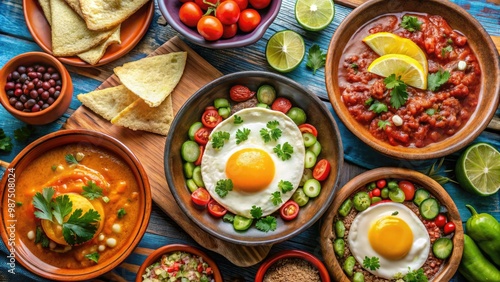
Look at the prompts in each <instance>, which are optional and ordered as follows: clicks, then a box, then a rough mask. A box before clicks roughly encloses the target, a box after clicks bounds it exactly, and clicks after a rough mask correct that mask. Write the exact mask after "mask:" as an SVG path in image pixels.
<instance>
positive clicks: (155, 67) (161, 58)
mask: <svg viewBox="0 0 500 282" xmlns="http://www.w3.org/2000/svg"><path fill="white" fill-rule="evenodd" d="M186 58H187V52H173V53H168V54H165V55H158V56H152V57H147V58H144V59H140V60H137V61H134V62H129V63H126V64H124V65H123V66H121V67H116V68H114V72H115V74H116V75H117V76H118V78H120V80H121V82H122V83H123V85H125V86H126V87H127V88H128V89H130V90H131V91H132V92H134V93H135V94H136V95H137V96H139V97H141V98H142V99H143V100H144V101H145V102H146V103H147V104H148V105H149V106H150V107H157V106H158V105H160V104H161V103H162V102H163V100H165V98H166V97H168V96H169V95H170V93H172V91H173V90H174V88H175V86H176V85H177V83H179V81H180V79H181V77H182V74H183V73H184V67H185V66H186Z"/></svg>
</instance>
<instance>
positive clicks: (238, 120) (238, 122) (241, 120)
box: [234, 115, 243, 124]
mask: <svg viewBox="0 0 500 282" xmlns="http://www.w3.org/2000/svg"><path fill="white" fill-rule="evenodd" d="M240 123H243V119H242V118H241V117H240V116H239V115H234V124H240Z"/></svg>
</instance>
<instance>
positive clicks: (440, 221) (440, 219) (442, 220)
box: [434, 213, 447, 228]
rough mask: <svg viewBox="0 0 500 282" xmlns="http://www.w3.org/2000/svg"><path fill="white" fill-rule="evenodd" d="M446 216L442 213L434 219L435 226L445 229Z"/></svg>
mask: <svg viewBox="0 0 500 282" xmlns="http://www.w3.org/2000/svg"><path fill="white" fill-rule="evenodd" d="M446 221H447V220H446V216H444V214H442V213H440V214H438V216H437V217H436V218H435V219H434V224H436V226H437V227H439V228H443V227H444V225H445V224H446Z"/></svg>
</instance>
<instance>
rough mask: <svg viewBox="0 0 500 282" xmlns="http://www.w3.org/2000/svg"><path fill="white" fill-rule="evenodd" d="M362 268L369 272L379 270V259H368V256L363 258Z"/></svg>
mask: <svg viewBox="0 0 500 282" xmlns="http://www.w3.org/2000/svg"><path fill="white" fill-rule="evenodd" d="M363 267H364V268H366V269H370V270H376V269H379V268H380V262H379V258H378V257H371V258H369V257H368V256H365V259H364V260H363Z"/></svg>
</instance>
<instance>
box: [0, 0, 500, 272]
mask: <svg viewBox="0 0 500 282" xmlns="http://www.w3.org/2000/svg"><path fill="white" fill-rule="evenodd" d="M171 1H175V0H171ZM409 1H410V0H409ZM453 2H455V3H457V4H458V5H460V6H462V7H464V8H465V9H466V10H468V11H469V12H470V13H471V14H473V15H474V16H475V17H476V19H478V20H479V21H480V22H481V24H482V25H483V26H484V28H485V29H486V31H487V32H488V33H490V35H492V36H500V3H499V2H498V1H496V0H488V1H487V0H474V1H466V0H453ZM155 5H156V3H155ZM293 8H294V1H293V0H284V1H283V4H282V7H281V11H280V14H279V16H278V18H277V19H276V20H275V22H274V23H273V24H272V25H271V26H270V28H269V29H268V31H267V32H266V34H265V35H264V37H263V38H262V39H261V40H259V41H258V42H257V43H255V44H253V45H251V46H248V47H243V48H235V49H227V50H211V49H206V48H203V47H199V46H196V45H193V44H191V43H188V44H189V46H190V47H191V48H193V49H194V50H195V51H196V52H197V53H199V54H200V55H202V56H203V57H204V58H205V59H206V60H207V61H208V62H209V63H211V64H212V65H213V66H215V67H216V68H217V69H219V70H220V71H221V72H222V73H224V74H228V73H232V72H236V71H242V70H267V71H272V70H271V69H270V68H269V66H268V65H267V62H266V59H265V56H264V50H265V46H266V43H267V41H268V39H269V38H270V37H271V35H273V34H274V33H275V32H276V31H279V30H283V29H292V30H295V31H297V32H298V33H299V34H301V35H302V36H303V37H304V39H305V42H306V48H307V49H308V48H309V47H311V45H312V44H314V43H316V44H318V45H319V46H320V47H321V48H322V49H323V50H326V48H327V47H328V44H329V41H330V38H331V36H332V34H333V32H334V31H335V30H336V28H337V27H338V26H339V24H340V22H341V21H342V20H343V19H344V18H345V17H346V16H347V14H349V13H350V12H351V11H352V9H351V8H348V7H345V6H342V5H339V4H336V5H335V8H336V15H335V19H334V21H333V22H332V24H331V25H330V26H329V27H328V28H327V29H325V30H323V31H321V32H307V31H304V30H303V29H302V28H301V27H300V26H299V25H298V24H297V22H296V20H295V17H294V13H293ZM175 35H178V34H177V32H176V31H174V30H173V29H172V28H171V27H170V26H168V25H166V24H165V22H164V20H163V18H162V17H161V15H160V12H159V10H158V8H157V5H156V9H155V14H154V19H153V22H152V24H151V26H150V27H149V30H148V32H147V33H146V35H145V36H144V38H143V39H142V40H141V42H140V43H139V44H138V45H137V46H136V47H135V48H134V49H133V50H132V51H131V52H130V53H128V54H127V55H125V56H124V57H122V58H120V59H118V60H116V61H114V62H111V63H109V64H107V65H105V66H101V67H96V68H77V67H73V66H67V67H68V69H69V71H70V73H71V77H72V80H73V84H74V99H73V101H72V103H71V105H70V109H68V111H67V112H66V114H65V115H64V116H63V117H61V118H60V119H58V120H57V121H55V122H53V123H51V124H49V125H44V126H37V127H36V128H35V129H36V131H35V133H34V134H33V135H32V136H31V137H30V138H29V140H27V141H25V142H19V141H15V140H14V142H13V143H14V148H13V150H12V152H10V153H0V160H1V161H4V162H10V161H12V159H13V158H14V157H15V156H16V154H17V153H19V152H20V151H21V150H22V149H23V148H24V147H25V146H26V145H27V144H29V143H30V142H32V141H33V140H35V139H36V138H38V137H41V136H43V135H45V134H47V133H50V132H53V131H56V130H59V129H60V128H61V126H62V125H63V123H64V122H65V121H66V119H67V118H68V117H69V116H71V114H72V113H73V111H74V110H76V109H77V108H78V107H79V106H80V105H81V104H80V102H79V101H78V100H77V99H76V95H77V94H80V93H86V92H89V91H92V90H94V89H95V88H96V87H97V86H98V85H99V84H101V82H102V81H103V80H105V79H106V78H107V77H109V76H110V75H111V74H112V70H113V68H114V67H116V66H119V65H122V64H124V63H125V62H128V61H133V60H137V59H139V58H142V57H145V56H146V55H148V54H149V53H151V52H152V51H154V50H155V49H156V48H158V47H159V46H161V45H162V44H163V43H164V42H166V41H167V40H169V39H170V38H172V37H173V36H175ZM181 38H182V37H181ZM40 50H41V49H40V47H38V45H37V44H36V43H35V42H34V41H33V39H32V36H31V34H30V33H29V31H28V29H27V27H26V24H25V20H24V16H23V7H22V1H21V0H2V1H0V66H3V65H4V64H5V63H6V62H7V61H8V60H9V59H10V58H12V57H14V56H16V55H18V54H21V53H24V52H28V51H40ZM286 76H288V77H290V78H292V79H294V80H296V81H298V82H299V83H301V84H303V85H305V86H306V87H307V88H309V89H310V90H311V91H313V92H314V93H316V94H317V95H318V96H319V97H320V98H322V99H323V100H325V104H327V105H328V102H327V101H328V100H327V93H326V88H325V85H324V71H323V70H320V71H318V72H317V73H316V75H313V74H312V72H311V71H310V70H308V69H307V68H306V66H305V61H304V62H303V63H302V65H301V66H300V67H299V68H298V69H296V70H295V71H293V72H291V73H288V74H286ZM328 106H329V105H328ZM329 107H330V109H331V106H329ZM497 114H498V113H497ZM337 121H338V120H337ZM24 125H25V124H24V123H22V122H21V121H19V120H17V119H15V118H13V117H12V116H11V115H10V114H9V113H8V112H7V111H5V110H4V109H3V108H0V128H2V129H3V130H4V131H5V133H6V134H7V135H8V136H11V137H12V138H13V135H14V130H15V129H17V128H20V127H22V126H24ZM339 127H340V128H341V130H342V134H343V135H342V136H343V142H344V147H345V150H346V151H345V155H346V163H345V164H344V167H343V171H342V173H341V179H340V182H339V185H343V184H345V183H346V182H347V181H348V180H349V179H351V178H352V177H354V176H356V175H358V174H360V173H362V172H363V171H365V170H366V169H369V168H373V167H376V166H382V165H387V164H388V165H396V166H403V164H402V163H398V162H394V161H393V160H380V162H377V161H374V162H372V163H369V162H362V161H360V159H359V158H356V156H355V154H354V155H353V154H352V152H351V151H350V150H356V149H355V148H354V149H353V147H356V146H357V145H356V144H357V143H356V142H359V140H358V141H356V140H355V137H354V136H352V135H349V134H350V133H349V132H348V131H347V130H346V129H345V128H344V127H343V126H342V125H341V124H340V122H339ZM344 137H345V138H346V139H344ZM486 137H487V138H489V139H494V140H497V141H498V140H500V135H498V134H497V133H487V136H486ZM346 141H347V143H348V142H354V143H353V144H350V145H351V146H346ZM347 145H349V144H347ZM453 160H454V156H451V157H450V158H447V161H448V162H449V163H453ZM443 173H445V172H443ZM2 175H3V170H1V171H0V176H2ZM445 188H446V189H447V190H448V192H449V193H450V195H451V196H452V198H453V199H454V200H455V202H456V205H457V207H458V208H459V210H460V213H461V216H462V219H463V220H464V221H465V220H466V219H467V218H468V217H469V214H468V212H467V211H466V209H465V204H466V203H471V204H473V205H475V206H476V208H477V209H478V210H479V211H481V212H488V213H491V214H493V215H494V216H495V217H496V218H497V219H500V194H496V195H494V196H490V197H488V198H479V197H475V196H472V195H471V194H468V193H467V192H465V191H463V190H461V189H460V188H459V187H457V186H455V185H447V186H446V187H445ZM320 226H321V220H320V221H319V222H317V223H316V224H314V225H313V226H312V227H311V228H309V229H308V230H306V231H305V232H303V233H302V234H300V235H298V236H297V237H295V238H293V239H290V240H288V241H285V242H283V243H280V244H276V245H274V246H273V248H272V249H271V252H270V255H272V254H274V253H276V252H279V251H281V250H284V249H301V250H305V251H308V252H310V253H312V254H314V255H316V256H318V257H319V258H322V254H321V250H320V236H319V228H320ZM172 243H185V244H190V245H195V246H197V243H196V242H194V240H192V239H191V238H190V237H189V236H188V235H187V234H186V233H185V232H184V231H183V230H182V229H181V228H180V227H179V226H178V225H177V224H176V223H175V222H173V221H172V220H171V219H170V218H168V217H167V215H165V214H164V213H163V212H162V211H161V210H160V209H159V208H157V207H156V206H155V207H154V209H153V213H152V215H151V221H150V224H149V226H148V230H147V234H146V235H145V237H144V238H143V240H142V241H141V243H140V245H139V247H138V248H137V249H136V251H135V252H134V253H133V254H132V255H131V256H130V257H129V258H127V259H126V260H125V262H124V263H123V264H122V265H121V266H120V267H119V268H117V269H115V270H114V271H112V272H111V273H109V274H108V275H105V276H104V277H101V278H102V280H103V281H111V280H113V281H130V280H132V279H134V277H135V272H136V271H137V268H138V265H140V264H141V263H142V261H143V260H144V258H145V257H146V256H147V254H148V253H150V252H151V250H152V249H156V248H158V247H159V246H162V245H166V244H172ZM0 245H1V246H0V248H1V249H2V250H5V247H4V246H3V243H0ZM208 253H209V254H210V255H211V256H212V257H213V258H214V259H215V260H216V261H217V263H218V265H219V267H220V268H221V270H222V274H223V276H224V278H225V281H253V278H254V276H255V273H256V271H257V268H258V267H259V265H260V264H257V265H254V266H252V267H246V268H241V267H237V266H235V265H233V264H232V263H230V262H229V261H228V260H227V259H225V258H224V257H222V256H221V255H219V254H216V253H213V252H210V251H208ZM3 254H4V253H1V255H2V256H4V255H3ZM17 267H18V268H19V269H21V273H23V272H22V268H21V266H19V265H18V266H17ZM5 269H6V268H5V267H4V266H3V265H2V266H0V270H1V272H0V281H4V280H7V281H21V279H25V280H26V279H34V280H42V279H41V278H39V277H36V276H34V275H31V274H30V273H27V274H26V275H27V276H26V277H22V276H21V275H20V274H17V276H16V275H11V274H7V273H5V272H6V270H5ZM24 273H26V272H24ZM454 281H463V278H462V277H460V276H459V275H458V274H457V275H456V277H455V278H454Z"/></svg>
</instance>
